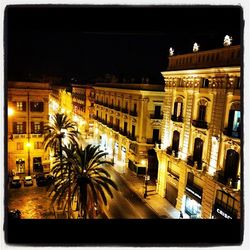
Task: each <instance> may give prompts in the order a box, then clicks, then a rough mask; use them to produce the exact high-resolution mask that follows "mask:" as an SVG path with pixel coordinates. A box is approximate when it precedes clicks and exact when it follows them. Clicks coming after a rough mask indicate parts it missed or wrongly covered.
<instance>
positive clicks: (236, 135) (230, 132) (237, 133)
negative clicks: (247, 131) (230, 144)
mask: <svg viewBox="0 0 250 250" xmlns="http://www.w3.org/2000/svg"><path fill="white" fill-rule="evenodd" d="M223 134H224V135H226V136H229V137H232V138H238V139H240V130H239V131H233V130H228V128H225V129H224V131H223Z"/></svg>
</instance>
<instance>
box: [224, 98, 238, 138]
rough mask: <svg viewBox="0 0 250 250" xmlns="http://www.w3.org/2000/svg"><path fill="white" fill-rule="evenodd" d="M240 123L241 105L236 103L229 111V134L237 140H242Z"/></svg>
mask: <svg viewBox="0 0 250 250" xmlns="http://www.w3.org/2000/svg"><path fill="white" fill-rule="evenodd" d="M240 123H241V111H240V103H239V102H235V103H233V104H232V105H231V108H230V111H229V115H228V129H227V134H228V135H229V136H232V137H235V138H240Z"/></svg>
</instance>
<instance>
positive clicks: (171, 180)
mask: <svg viewBox="0 0 250 250" xmlns="http://www.w3.org/2000/svg"><path fill="white" fill-rule="evenodd" d="M165 197H166V199H167V200H168V201H169V202H170V203H171V204H172V205H173V206H174V207H175V206H176V202H177V197H178V178H176V177H174V176H172V175H171V174H169V176H168V177H167V184H166V196H165Z"/></svg>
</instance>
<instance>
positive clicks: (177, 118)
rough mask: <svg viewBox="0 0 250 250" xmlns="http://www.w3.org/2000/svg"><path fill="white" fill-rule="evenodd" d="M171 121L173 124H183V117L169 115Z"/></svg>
mask: <svg viewBox="0 0 250 250" xmlns="http://www.w3.org/2000/svg"><path fill="white" fill-rule="evenodd" d="M171 120H172V121H173V122H183V117H182V116H176V115H171Z"/></svg>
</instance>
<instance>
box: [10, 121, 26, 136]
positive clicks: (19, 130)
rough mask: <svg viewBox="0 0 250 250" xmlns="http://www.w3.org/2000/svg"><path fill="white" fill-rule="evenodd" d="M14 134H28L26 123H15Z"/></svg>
mask: <svg viewBox="0 0 250 250" xmlns="http://www.w3.org/2000/svg"><path fill="white" fill-rule="evenodd" d="M13 133H14V134H26V122H13Z"/></svg>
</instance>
